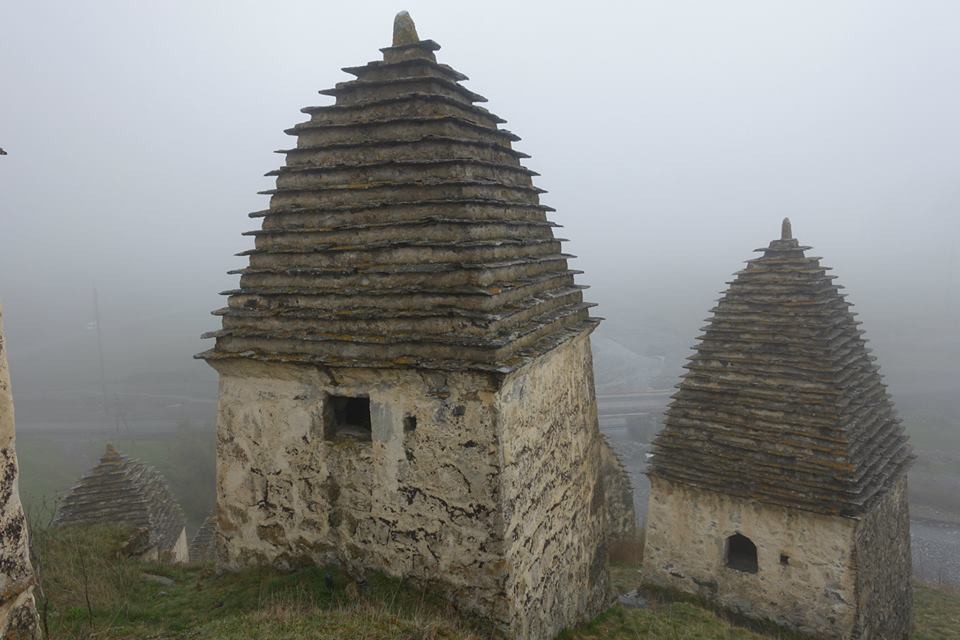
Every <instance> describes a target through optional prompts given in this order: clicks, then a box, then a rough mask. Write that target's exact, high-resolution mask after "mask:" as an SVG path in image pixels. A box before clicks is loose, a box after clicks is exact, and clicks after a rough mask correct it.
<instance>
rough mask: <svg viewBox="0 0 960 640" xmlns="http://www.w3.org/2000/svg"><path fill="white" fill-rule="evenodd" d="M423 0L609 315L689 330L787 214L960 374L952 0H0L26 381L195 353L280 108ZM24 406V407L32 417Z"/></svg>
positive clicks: (358, 60)
mask: <svg viewBox="0 0 960 640" xmlns="http://www.w3.org/2000/svg"><path fill="white" fill-rule="evenodd" d="M400 9H408V10H409V11H410V12H411V14H412V16H413V18H414V20H416V22H417V26H418V29H419V32H420V35H421V37H423V38H432V39H435V40H437V41H438V42H439V43H440V44H441V45H443V49H442V50H441V51H439V52H438V59H439V60H440V61H441V62H445V63H448V64H450V65H452V66H454V67H455V68H457V69H458V70H460V71H462V72H464V73H466V74H467V75H469V76H470V78H471V79H470V81H469V82H468V83H466V84H467V86H468V87H469V88H470V89H472V90H474V91H477V92H478V93H481V94H483V95H486V96H487V97H488V98H489V100H490V101H489V103H488V104H487V105H486V106H487V107H489V108H490V109H491V110H492V111H493V112H494V113H497V114H498V115H500V116H502V117H504V118H506V119H507V120H508V121H509V122H508V124H507V125H505V126H506V127H507V128H509V129H510V130H512V131H514V132H515V133H517V134H518V135H520V136H521V137H522V138H523V140H522V141H521V142H519V143H516V145H515V146H516V148H518V149H520V150H522V151H524V152H527V153H529V154H531V155H532V156H533V157H532V158H531V159H530V160H528V161H526V164H527V166H528V167H530V168H531V169H534V170H536V171H538V172H540V173H541V174H542V177H540V178H538V179H537V184H538V186H540V187H543V188H545V189H547V190H549V193H547V194H545V195H544V196H543V202H545V203H546V204H549V205H551V206H553V207H556V209H557V212H556V213H555V214H553V218H554V220H556V221H557V222H559V223H561V224H563V225H564V227H565V228H564V229H562V230H560V232H559V235H560V236H562V237H564V238H568V239H569V242H568V243H567V244H566V250H567V251H569V252H570V253H574V254H577V255H578V256H579V258H577V259H576V260H575V261H574V265H575V266H576V268H579V269H582V270H584V272H585V273H584V275H582V276H580V277H579V281H580V282H581V283H582V284H589V285H591V286H592V287H593V288H592V289H591V290H590V291H588V292H587V298H588V299H590V300H592V301H595V302H598V303H599V305H600V306H599V308H598V309H597V315H600V316H603V317H605V318H607V319H608V320H607V322H606V323H605V325H604V326H603V327H602V328H601V330H600V332H599V334H598V335H599V336H600V337H601V338H608V339H611V340H616V341H618V342H620V343H631V344H630V347H631V348H632V349H635V350H638V351H640V352H642V351H643V349H644V345H647V346H649V347H650V350H651V352H661V351H666V352H669V353H670V355H671V356H674V357H677V354H679V357H681V358H682V357H683V355H684V354H685V350H686V349H687V348H688V347H689V346H690V345H692V343H693V340H694V338H695V336H696V334H697V329H698V327H699V326H700V325H701V324H702V323H701V321H702V320H703V319H704V318H705V317H706V316H707V315H708V310H709V309H710V307H711V306H712V301H713V300H714V299H715V298H716V297H717V295H718V294H719V292H720V291H721V290H723V289H724V288H725V284H724V283H725V281H727V280H729V279H730V276H731V274H732V273H733V272H734V271H736V270H737V269H739V268H740V267H741V263H742V261H743V260H745V259H747V258H749V257H751V255H752V254H751V251H752V250H753V249H755V248H757V247H761V246H764V245H766V243H767V242H768V241H769V240H771V239H772V238H774V237H775V236H777V235H778V234H779V226H780V219H781V218H782V217H784V216H789V217H790V218H791V219H792V220H793V228H794V232H795V235H796V237H798V238H799V239H800V240H801V242H802V243H805V244H810V245H813V246H814V247H815V251H814V252H813V253H814V254H815V255H820V256H824V258H825V262H826V264H828V265H830V266H833V267H834V268H835V271H834V273H835V274H836V275H838V276H839V282H840V283H841V284H844V285H846V287H847V290H848V292H849V294H850V300H851V301H852V302H853V303H854V304H855V305H856V306H857V310H858V311H859V312H860V314H861V316H860V319H861V320H863V322H864V323H865V324H864V328H865V329H866V331H867V335H868V337H869V338H871V342H872V345H873V346H874V348H875V349H876V353H877V355H878V356H879V357H880V361H881V364H882V366H883V369H884V371H885V372H886V373H887V377H888V380H889V381H890V382H891V385H892V388H893V390H894V392H895V393H896V392H898V391H899V390H909V389H911V388H916V387H923V388H926V389H931V390H935V391H938V392H940V393H946V394H949V393H950V392H951V391H957V390H960V382H958V378H957V375H956V365H955V363H956V362H957V361H958V360H960V337H958V334H960V332H958V324H957V317H958V312H960V308H958V307H960V304H958V302H957V299H958V297H960V295H958V294H960V276H958V273H960V259H958V257H957V254H958V239H957V238H958V235H960V233H958V232H960V223H958V221H957V220H958V218H957V213H958V210H960V179H958V176H960V154H958V151H960V123H958V117H957V114H960V89H958V78H960V5H958V4H957V3H955V2H953V1H951V0H943V1H941V2H936V1H927V0H920V1H913V2H902V1H899V2H887V1H878V0H869V1H867V0H864V1H862V2H835V1H826V0H824V1H817V2H786V1H784V2H779V1H771V0H756V1H753V2H747V1H739V0H737V1H735V0H728V1H725V2H703V1H699V2H680V1H677V0H669V1H667V0H664V1H662V2H623V3H613V2H591V3H560V2H549V3H548V2H537V3H533V2H529V3H521V2H515V1H514V2H494V1H487V2H476V3H453V2H440V1H436V2H407V3H406V5H405V6H402V5H397V4H396V3H386V2H363V3H360V2H317V1H316V0H313V1H309V2H307V1H305V2H269V3H268V2H194V1H189V2H188V1H177V2H173V1H168V2H163V3H159V2H156V3H145V2H127V1H122V0H118V1H114V2H82V3H81V2H69V1H63V2H7V3H3V5H2V7H0V25H2V37H0V80H2V86H0V96H2V100H0V147H2V148H4V149H5V150H6V151H7V153H8V155H6V156H0V216H2V217H0V300H2V302H3V305H4V310H5V313H4V317H5V318H4V319H5V323H6V328H7V333H8V339H9V354H10V357H11V368H12V372H13V382H14V393H15V397H18V394H21V393H22V394H24V395H25V396H27V397H29V396H37V395H38V394H40V395H42V394H43V393H45V392H47V391H48V390H57V389H64V388H69V387H71V386H77V385H84V384H88V383H89V382H90V381H97V380H98V375H99V374H98V364H97V358H96V353H97V352H96V335H95V334H96V332H95V331H93V329H92V328H93V324H92V321H93V319H94V310H93V290H94V288H96V289H97V291H98V293H99V299H100V311H101V315H102V333H103V341H104V351H105V365H106V370H107V379H108V383H110V384H114V383H116V382H117V381H121V380H124V379H126V378H129V377H130V376H132V375H136V374H142V373H156V372H164V373H176V374H177V375H180V376H183V377H185V378H191V377H196V378H197V379H204V380H207V379H213V374H212V371H209V369H208V368H207V367H206V365H205V364H203V363H202V362H199V361H194V360H192V359H191V356H192V354H193V353H196V352H198V351H200V350H201V349H203V348H205V345H204V344H203V343H202V342H201V341H200V340H199V335H200V334H201V333H202V332H203V331H206V330H211V329H214V328H216V327H217V325H218V320H217V319H216V318H215V317H212V316H210V315H209V312H210V311H211V310H212V309H215V308H217V307H218V306H221V305H222V304H223V300H222V298H220V297H218V295H217V293H218V292H219V291H221V290H224V289H228V288H231V287H233V286H235V284H236V282H237V276H228V275H226V273H225V272H226V271H227V270H228V269H232V268H238V267H241V266H242V265H243V262H244V261H243V259H241V258H237V257H233V254H234V253H236V252H238V251H242V250H244V249H247V248H250V247H251V246H252V239H251V238H247V237H241V235H240V233H241V232H242V231H245V230H249V229H253V228H256V227H257V225H258V221H257V220H250V219H248V218H247V216H246V213H248V212H250V211H255V210H258V209H262V208H265V207H266V206H267V204H268V198H267V197H266V196H261V195H257V194H256V192H257V191H259V190H263V189H269V188H271V187H272V180H271V179H269V178H265V177H263V174H264V173H265V172H267V171H270V170H272V169H275V168H277V167H278V166H280V165H281V164H282V162H283V156H281V155H275V154H273V153H271V151H272V150H274V149H282V148H286V147H287V146H289V145H291V144H292V143H293V139H292V138H290V137H289V136H286V135H284V133H283V130H284V129H285V128H288V127H290V126H292V125H293V124H295V123H296V122H299V121H302V120H305V119H306V116H304V115H303V114H301V113H300V112H299V109H300V108H301V107H303V106H307V105H314V104H326V103H328V102H329V101H331V100H332V98H326V97H324V96H320V95H318V94H317V93H316V92H317V90H319V89H323V88H327V87H331V86H333V85H334V84H335V83H336V82H339V81H343V80H346V79H348V78H349V77H348V76H347V75H346V74H344V73H342V72H341V71H340V68H341V67H344V66H351V65H357V64H362V63H364V62H366V61H369V60H373V59H377V58H379V56H380V54H379V52H378V48H379V47H382V46H386V45H388V44H389V43H390V35H391V27H392V21H393V15H394V14H395V12H396V11H398V10H400ZM24 417H25V418H27V417H28V416H27V415H24Z"/></svg>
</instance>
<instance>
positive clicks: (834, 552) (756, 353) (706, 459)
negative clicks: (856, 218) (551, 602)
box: [644, 220, 912, 640]
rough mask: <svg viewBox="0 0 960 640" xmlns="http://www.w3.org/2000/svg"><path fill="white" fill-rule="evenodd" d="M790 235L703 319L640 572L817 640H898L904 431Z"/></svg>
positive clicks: (837, 300)
mask: <svg viewBox="0 0 960 640" xmlns="http://www.w3.org/2000/svg"><path fill="white" fill-rule="evenodd" d="M807 249H809V247H803V246H800V244H799V243H798V242H797V241H796V240H795V239H794V238H793V237H792V233H791V229H790V221H789V220H784V223H783V230H782V234H781V238H780V239H779V240H774V241H773V242H771V243H770V246H769V247H767V248H766V249H760V250H759V251H762V252H763V255H762V256H761V257H759V258H756V259H753V260H750V261H749V262H748V263H747V267H746V269H744V270H743V271H741V272H739V273H738V274H737V277H736V279H735V280H734V281H733V282H731V283H730V288H729V289H728V290H727V292H726V293H725V294H724V296H723V298H721V300H720V302H719V304H718V305H717V307H716V308H715V309H714V310H713V317H712V318H711V319H710V321H709V324H708V325H707V327H706V328H705V333H704V334H703V335H702V336H701V337H700V338H699V340H700V344H699V346H698V347H697V352H696V354H695V355H693V356H692V357H691V358H690V361H689V363H688V365H687V369H688V373H686V374H685V375H684V376H683V380H682V382H681V383H680V384H679V385H678V386H679V391H678V392H677V393H676V394H675V395H674V396H673V400H672V402H671V404H670V406H669V408H668V410H667V417H666V421H665V426H664V429H663V431H662V432H661V434H660V435H659V436H658V438H657V439H656V440H655V442H654V457H653V461H652V465H651V469H650V472H649V474H648V475H649V476H650V483H651V490H650V498H649V509H648V514H647V532H646V547H645V551H644V571H645V573H646V574H647V576H648V578H649V579H650V580H651V581H652V582H654V583H657V584H660V585H662V586H666V587H670V588H675V589H679V590H682V591H686V592H690V593H695V594H699V595H701V596H704V597H706V598H708V599H711V600H713V601H715V602H717V603H719V604H720V605H722V606H724V607H727V608H730V609H733V610H735V611H739V612H741V613H743V614H745V615H747V616H750V617H755V618H764V619H769V620H772V621H774V622H776V623H778V624H781V625H784V626H786V627H790V628H793V629H796V630H799V631H801V632H803V633H808V634H812V635H814V636H816V637H818V638H836V639H839V638H843V639H867V638H884V639H885V640H893V639H896V640H899V639H902V638H907V637H908V635H909V630H910V626H911V610H912V592H911V564H910V520H909V516H908V510H907V474H906V471H907V467H908V466H909V462H910V460H911V459H912V454H911V452H910V448H909V445H908V444H907V439H906V436H905V435H904V432H903V428H902V426H901V424H900V422H899V419H898V418H897V417H896V415H895V413H894V410H893V404H892V401H891V400H890V397H889V395H888V393H887V390H886V388H885V386H884V384H883V382H882V380H881V376H880V373H879V368H878V367H877V365H876V364H875V363H874V358H873V357H872V356H870V355H869V349H867V348H866V345H865V342H864V339H863V337H862V334H863V332H862V331H861V330H860V329H859V324H860V323H859V322H857V321H856V320H855V319H854V316H855V314H854V313H853V312H851V310H850V304H849V303H848V302H846V301H845V300H844V296H843V295H842V294H840V293H839V291H838V290H839V287H838V286H837V285H835V284H833V282H832V280H833V276H828V275H827V274H826V272H827V267H824V266H822V265H821V264H820V259H819V258H813V257H807V256H805V254H804V252H805V251H806V250H807Z"/></svg>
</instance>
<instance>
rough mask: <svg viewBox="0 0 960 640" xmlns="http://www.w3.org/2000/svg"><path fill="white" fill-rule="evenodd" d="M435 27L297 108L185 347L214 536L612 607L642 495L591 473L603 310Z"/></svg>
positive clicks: (519, 597) (481, 599)
mask: <svg viewBox="0 0 960 640" xmlns="http://www.w3.org/2000/svg"><path fill="white" fill-rule="evenodd" d="M439 48H440V47H439V45H438V44H437V43H436V42H434V41H432V40H422V39H420V37H419V36H418V35H417V32H416V28H415V27H414V25H413V21H412V20H411V19H410V17H409V15H407V14H406V13H405V12H404V13H401V14H399V15H398V16H397V18H396V21H395V25H394V36H393V43H392V45H391V46H389V47H385V48H384V49H382V50H381V51H382V53H383V59H382V60H377V61H374V62H370V63H368V64H366V65H363V66H358V67H348V68H346V69H344V70H345V71H346V72H347V73H349V74H351V75H353V76H355V78H356V79H354V80H350V81H347V82H342V83H339V84H337V86H336V87H334V88H333V89H330V90H328V91H322V92H321V93H322V94H325V95H330V96H334V97H335V98H336V101H335V103H334V104H331V105H327V106H319V107H308V108H306V109H303V111H304V112H305V113H306V114H307V115H308V116H309V119H308V120H307V121H306V122H302V123H300V124H298V125H296V126H295V127H293V128H292V129H290V130H289V131H288V133H290V134H291V135H292V136H294V137H295V138H296V146H295V147H293V148H291V149H287V150H284V151H282V152H281V153H283V154H285V156H286V164H285V166H284V167H282V168H281V169H279V170H278V171H276V172H273V173H272V174H271V175H274V176H276V188H275V189H272V190H270V191H268V192H267V194H268V195H270V206H269V208H268V209H266V210H265V211H259V212H256V213H254V214H252V216H253V217H254V218H256V219H259V220H261V221H262V227H261V228H260V229H258V230H256V231H252V232H250V235H251V236H253V238H254V243H255V244H254V248H253V249H252V250H250V251H247V252H245V253H244V254H243V255H246V256H248V258H249V264H248V266H247V267H245V268H243V269H241V270H240V271H239V272H238V273H239V275H240V285H239V287H238V288H237V289H234V290H232V291H227V292H226V294H227V295H228V298H227V306H226V307H225V308H223V309H220V310H219V311H217V312H216V313H217V315H219V316H220V317H221V318H222V327H221V328H220V329H219V330H217V331H214V332H212V333H210V334H208V336H209V337H213V338H215V339H216V344H215V345H214V346H213V348H212V349H210V350H209V351H207V352H205V353H203V354H200V357H202V358H204V359H206V360H207V362H208V363H209V364H210V365H211V366H213V367H214V368H216V369H217V371H218V372H219V374H220V403H219V418H218V442H219V444H218V451H217V456H218V460H217V484H218V496H217V499H218V512H217V516H218V525H219V531H218V536H217V540H218V544H219V548H218V551H217V555H218V557H219V559H220V562H221V563H222V564H223V565H224V566H226V567H241V566H246V565H251V564H258V563H270V564H274V565H291V564H295V563H299V562H301V561H302V560H303V559H304V558H306V559H310V560H312V561H314V562H316V563H324V562H330V561H336V562H340V563H341V564H343V565H345V566H346V567H347V568H348V569H349V570H350V571H352V572H356V573H362V572H363V571H365V570H367V569H375V570H379V571H386V572H387V573H390V574H393V575H400V576H405V577H408V578H411V579H415V580H416V579H420V580H426V581H439V582H442V583H443V584H444V585H445V587H446V591H447V593H448V594H449V595H450V597H451V599H452V600H453V601H454V602H455V603H456V604H457V605H459V606H460V607H461V608H463V609H465V610H467V611H471V612H474V613H477V614H480V615H483V616H485V617H487V618H488V619H490V620H491V621H493V622H494V623H495V624H497V625H498V626H499V627H500V628H502V629H503V630H505V631H506V632H507V633H508V635H509V636H510V637H512V638H518V639H520V640H539V639H541V638H552V637H554V636H555V635H556V633H557V632H559V631H560V630H561V629H563V628H565V627H571V626H573V625H575V624H576V623H577V622H580V621H582V620H585V619H587V618H590V617H592V616H593V615H595V614H596V613H598V612H599V611H601V610H602V609H603V608H604V607H605V606H606V604H607V602H608V581H607V574H606V568H605V554H606V551H605V549H606V545H605V540H606V539H607V538H608V536H609V535H611V529H616V531H622V530H623V529H624V528H625V527H627V526H628V525H629V522H630V521H631V520H632V519H633V517H634V516H633V510H632V503H630V504H627V503H625V502H624V500H623V495H624V486H625V484H624V483H625V482H626V479H625V477H624V476H623V474H622V473H617V468H616V464H613V465H608V466H610V467H611V468H613V472H612V473H608V474H604V472H603V468H604V454H605V450H606V448H607V446H608V445H607V444H606V443H605V442H604V441H603V440H602V439H601V437H600V432H599V428H598V422H597V407H596V400H595V397H594V388H593V364H592V357H591V351H590V342H589V335H590V333H591V331H592V330H593V328H594V327H595V326H596V324H597V322H598V321H597V319H595V318H591V317H590V315H589V308H590V306H591V305H589V304H587V303H585V302H584V301H583V296H582V289H583V287H581V286H580V285H578V284H576V283H575V282H574V275H575V272H574V271H573V270H571V269H570V267H569V265H568V264H567V260H568V258H570V257H571V256H569V255H567V254H565V253H563V252H562V250H561V246H560V243H561V239H559V238H557V237H555V236H554V228H555V226H556V225H555V224H553V223H552V222H551V221H550V220H549V219H548V218H547V213H548V212H549V211H551V209H550V208H549V207H548V206H546V205H544V204H541V202H540V199H539V196H540V194H541V193H542V190H540V189H538V188H536V187H535V186H534V185H533V181H532V177H533V176H534V175H536V174H534V172H532V171H530V170H529V169H527V168H525V167H524V166H523V165H522V164H521V162H520V161H521V159H522V158H524V157H526V156H525V154H523V153H521V152H519V151H516V150H515V149H513V147H512V143H513V142H515V141H516V140H518V138H517V136H515V135H513V134H512V133H510V132H509V131H507V130H505V129H502V128H500V126H499V125H500V124H501V123H502V122H503V120H502V119H501V118H499V117H497V116H495V115H493V114H492V113H491V112H490V111H488V110H486V109H484V108H483V107H481V106H479V105H478V104H477V103H478V102H481V101H483V98H482V97H481V96H479V95H477V94H476V93H474V92H472V91H470V90H469V89H466V88H465V87H464V86H463V85H462V84H461V82H462V81H463V80H465V79H466V76H464V75H463V74H461V73H459V72H458V71H455V70H454V69H452V68H450V67H449V66H447V65H444V64H442V63H439V62H438V61H437V58H436V51H437V50H438V49H439ZM605 478H610V481H609V482H606V481H605ZM608 485H609V486H608ZM609 500H614V501H616V504H615V505H613V508H610V507H608V505H609ZM614 514H615V515H614ZM614 519H616V520H617V522H616V523H612V522H611V521H612V520H614Z"/></svg>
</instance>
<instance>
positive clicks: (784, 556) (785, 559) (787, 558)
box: [780, 553, 790, 566]
mask: <svg viewBox="0 0 960 640" xmlns="http://www.w3.org/2000/svg"><path fill="white" fill-rule="evenodd" d="M780 564H782V565H783V566H787V565H788V564H790V556H788V555H787V554H785V553H781V554H780Z"/></svg>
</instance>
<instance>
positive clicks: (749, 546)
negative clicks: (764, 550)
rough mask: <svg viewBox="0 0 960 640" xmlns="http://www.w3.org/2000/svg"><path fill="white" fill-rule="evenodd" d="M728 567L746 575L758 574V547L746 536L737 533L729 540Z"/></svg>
mask: <svg viewBox="0 0 960 640" xmlns="http://www.w3.org/2000/svg"><path fill="white" fill-rule="evenodd" d="M726 560H727V566H728V567H730V568H731V569H736V570H737V571H743V572H744V573H756V572H757V545H755V544H753V541H752V540H751V539H750V538H748V537H747V536H745V535H742V534H740V533H735V534H733V535H732V536H730V537H729V538H727V553H726Z"/></svg>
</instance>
